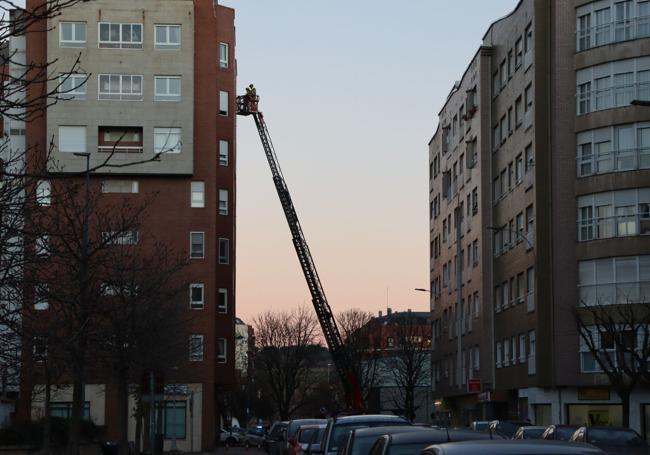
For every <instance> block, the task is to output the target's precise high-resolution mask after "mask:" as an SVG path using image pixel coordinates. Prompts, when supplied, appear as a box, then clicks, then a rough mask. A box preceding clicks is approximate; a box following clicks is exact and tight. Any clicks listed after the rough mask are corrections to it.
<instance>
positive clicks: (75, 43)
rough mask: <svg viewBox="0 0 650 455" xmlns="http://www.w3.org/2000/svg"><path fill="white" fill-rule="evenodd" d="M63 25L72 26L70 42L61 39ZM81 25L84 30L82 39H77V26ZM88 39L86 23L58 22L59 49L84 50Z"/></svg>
mask: <svg viewBox="0 0 650 455" xmlns="http://www.w3.org/2000/svg"><path fill="white" fill-rule="evenodd" d="M63 25H71V26H72V38H73V39H71V40H64V39H63ZM80 25H82V26H83V28H84V39H83V40H80V39H76V38H77V26H80ZM87 39H88V27H87V24H86V22H83V21H62V22H59V47H71V48H84V47H86V40H87Z"/></svg>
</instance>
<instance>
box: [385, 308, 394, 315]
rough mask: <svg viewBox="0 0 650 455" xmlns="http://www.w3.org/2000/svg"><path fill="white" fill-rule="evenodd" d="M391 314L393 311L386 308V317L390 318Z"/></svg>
mask: <svg viewBox="0 0 650 455" xmlns="http://www.w3.org/2000/svg"><path fill="white" fill-rule="evenodd" d="M391 314H393V310H392V309H391V308H390V307H389V308H386V315H387V316H390V315H391Z"/></svg>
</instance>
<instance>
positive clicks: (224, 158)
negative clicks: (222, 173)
mask: <svg viewBox="0 0 650 455" xmlns="http://www.w3.org/2000/svg"><path fill="white" fill-rule="evenodd" d="M219 166H228V141H221V140H220V141H219Z"/></svg>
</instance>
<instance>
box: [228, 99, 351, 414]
mask: <svg viewBox="0 0 650 455" xmlns="http://www.w3.org/2000/svg"><path fill="white" fill-rule="evenodd" d="M258 102H259V97H257V96H252V97H251V96H248V95H247V96H240V97H237V114H239V115H252V116H253V118H254V119H255V125H256V126H257V132H258V133H259V135H260V139H261V141H262V147H264V153H265V154H266V158H267V160H268V162H269V166H270V167H271V174H272V176H273V183H274V184H275V189H276V191H277V193H278V197H279V198H280V203H281V204H282V209H283V210H284V215H285V217H286V218H287V223H288V224H289V230H290V231H291V238H292V241H293V246H294V247H295V249H296V254H297V255H298V260H299V261H300V267H301V268H302V272H303V274H304V275H305V280H306V281H307V286H308V287H309V292H310V293H311V298H312V302H313V304H314V309H315V310H316V315H317V317H318V321H319V322H320V325H321V328H322V330H323V335H324V336H325V341H326V342H327V346H328V348H329V350H330V353H331V355H332V359H333V361H334V365H335V366H336V370H337V372H338V374H339V376H340V378H341V382H342V383H343V386H344V387H345V389H346V394H347V401H348V405H349V406H352V408H353V409H355V410H356V411H359V412H360V411H362V410H363V400H362V397H361V387H360V385H359V380H358V378H357V374H356V372H355V370H354V368H353V367H352V362H351V361H350V357H349V354H348V351H347V350H346V348H345V345H344V344H343V339H342V338H341V334H340V333H339V329H338V327H337V325H336V321H335V319H334V315H333V314H332V309H331V308H330V306H329V303H327V298H326V297H325V291H324V290H323V285H322V284H321V281H320V278H319V277H318V272H317V271H316V265H315V264H314V260H313V258H312V256H311V252H310V251H309V246H308V245H307V240H306V239H305V235H304V233H303V232H302V228H301V227H300V221H299V220H298V215H297V214H296V209H295V207H294V205H293V202H292V200H291V195H290V194H289V188H288V187H287V184H286V181H285V180H284V176H283V175H282V170H281V169H280V163H279V161H278V157H277V156H276V154H275V149H274V147H273V143H272V142H271V135H270V134H269V131H268V128H267V127H266V123H265V122H264V116H263V115H262V113H261V112H259V111H258V110H257V105H258Z"/></svg>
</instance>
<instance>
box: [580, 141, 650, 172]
mask: <svg viewBox="0 0 650 455" xmlns="http://www.w3.org/2000/svg"><path fill="white" fill-rule="evenodd" d="M576 159H577V166H576V168H577V170H578V177H587V176H590V175H600V174H608V173H610V172H624V171H633V170H638V169H650V147H634V148H628V149H619V150H610V151H606V152H600V153H591V154H588V155H583V156H578V157H576Z"/></svg>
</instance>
